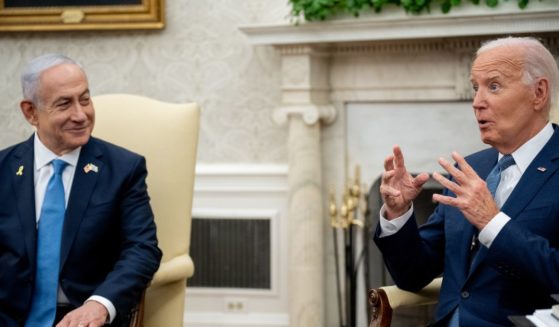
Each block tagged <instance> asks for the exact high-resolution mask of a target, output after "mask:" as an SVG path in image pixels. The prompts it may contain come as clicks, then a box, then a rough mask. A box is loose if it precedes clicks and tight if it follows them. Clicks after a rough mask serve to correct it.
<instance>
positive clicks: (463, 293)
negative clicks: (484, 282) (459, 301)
mask: <svg viewBox="0 0 559 327" xmlns="http://www.w3.org/2000/svg"><path fill="white" fill-rule="evenodd" d="M460 295H461V296H462V298H463V299H467V298H469V297H470V293H469V292H467V291H464V292H462V294H460Z"/></svg>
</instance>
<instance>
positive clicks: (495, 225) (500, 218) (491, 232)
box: [478, 212, 510, 248]
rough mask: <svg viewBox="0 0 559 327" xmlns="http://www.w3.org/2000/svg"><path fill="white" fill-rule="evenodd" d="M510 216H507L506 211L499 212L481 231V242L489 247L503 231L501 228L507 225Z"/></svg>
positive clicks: (479, 237)
mask: <svg viewBox="0 0 559 327" xmlns="http://www.w3.org/2000/svg"><path fill="white" fill-rule="evenodd" d="M509 220H510V217H509V216H507V215H506V214H505V213H504V212H499V213H498V214H497V215H496V216H495V217H493V219H491V221H489V223H487V225H485V227H483V229H482V230H481V231H480V232H479V236H478V239H479V242H480V243H481V244H483V245H485V247H487V248H489V247H490V246H491V244H493V241H494V240H495V238H496V237H497V235H498V234H499V233H500V232H501V229H503V227H505V225H506V223H508V222H509Z"/></svg>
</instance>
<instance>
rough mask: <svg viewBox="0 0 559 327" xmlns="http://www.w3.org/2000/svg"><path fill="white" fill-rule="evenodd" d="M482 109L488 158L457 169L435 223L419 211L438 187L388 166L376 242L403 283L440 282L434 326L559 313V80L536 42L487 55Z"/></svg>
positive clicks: (482, 66)
mask: <svg viewBox="0 0 559 327" xmlns="http://www.w3.org/2000/svg"><path fill="white" fill-rule="evenodd" d="M470 79H471V83H472V88H473V91H474V100H473V109H474V114H475V117H476V120H477V123H478V126H479V130H480V133H481V139H482V141H483V142H484V143H486V144H488V145H490V146H491V148H489V149H486V150H483V151H480V152H477V153H474V154H472V155H470V156H467V157H466V158H464V157H462V156H461V155H460V154H458V153H456V152H453V153H452V158H453V160H454V161H455V162H456V164H452V163H451V162H449V161H447V160H445V159H442V158H441V159H439V164H440V165H441V167H442V168H443V169H444V170H446V171H447V172H448V174H449V175H450V178H446V177H444V176H443V175H441V174H440V173H437V172H435V173H433V178H434V179H435V180H436V181H437V182H439V183H440V184H441V185H443V186H444V187H445V189H444V192H443V194H436V195H434V196H433V200H435V201H436V202H438V203H439V205H438V206H437V208H436V209H435V212H434V213H433V214H432V215H431V217H429V220H428V221H427V223H426V224H424V225H422V226H420V227H418V226H417V224H416V222H415V218H414V213H413V203H412V201H413V200H414V199H415V198H416V197H417V196H418V194H419V192H420V191H421V188H422V185H423V184H424V183H425V182H426V181H427V180H428V179H429V175H428V174H427V173H422V174H420V175H418V176H416V177H413V176H411V175H410V174H409V173H408V171H407V170H406V167H405V165H404V156H403V154H402V151H401V149H400V148H399V147H398V146H395V147H394V149H393V154H392V155H390V156H388V157H387V158H386V159H385V162H384V167H385V172H384V174H383V177H382V183H381V187H380V192H381V195H382V198H383V201H384V205H383V207H382V209H381V220H380V223H379V226H378V228H377V230H376V233H375V242H376V243H377V246H378V247H379V249H380V250H381V251H382V253H383V255H384V258H385V262H386V265H387V267H388V269H389V271H390V273H391V275H392V277H393V278H394V281H395V282H396V284H397V285H398V286H399V287H400V288H403V289H405V290H410V291H417V290H419V289H421V288H423V287H424V286H425V285H427V284H428V283H429V282H430V281H431V280H432V279H433V278H435V277H437V276H439V275H441V274H442V276H443V283H442V287H441V293H440V298H439V304H438V309H437V312H436V317H435V318H436V322H435V326H510V325H511V322H510V321H509V320H508V317H509V316H511V315H526V314H531V313H533V311H534V310H535V309H538V308H549V307H550V306H551V305H552V304H553V300H552V299H551V297H550V294H552V293H559V278H558V276H559V197H558V196H557V192H558V191H559V171H558V169H559V129H558V127H557V125H554V124H551V123H550V122H549V116H550V110H551V107H552V105H554V104H555V103H556V101H557V95H558V91H557V87H558V79H559V72H558V68H557V63H556V62H555V59H554V58H553V56H552V55H551V53H550V52H549V51H548V50H547V49H546V48H545V47H544V46H543V45H542V44H541V43H540V42H539V41H537V40H536V39H533V38H516V37H510V38H502V39H497V40H493V41H490V42H487V43H486V44H484V45H483V46H482V47H481V48H480V49H479V50H478V51H477V55H476V57H475V60H474V62H473V65H472V69H471V77H470Z"/></svg>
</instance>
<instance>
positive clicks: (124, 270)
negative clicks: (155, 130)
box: [0, 54, 161, 327]
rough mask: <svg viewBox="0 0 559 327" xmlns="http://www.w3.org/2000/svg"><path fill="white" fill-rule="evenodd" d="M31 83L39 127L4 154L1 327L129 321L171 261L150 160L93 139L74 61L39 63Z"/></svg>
mask: <svg viewBox="0 0 559 327" xmlns="http://www.w3.org/2000/svg"><path fill="white" fill-rule="evenodd" d="M22 88H23V100H22V101H21V103H20V107H21V111H22V113H23V115H24V117H25V119H27V121H28V122H29V123H30V124H31V125H32V126H33V127H34V128H35V130H36V131H35V133H33V135H32V136H31V137H30V138H29V139H28V140H27V141H24V142H22V143H19V144H16V145H14V146H11V147H9V148H7V149H4V150H2V151H0V181H2V182H1V183H0V201H1V203H2V204H1V205H0V267H1V268H0V326H3V327H16V326H17V327H19V326H25V327H47V326H53V325H56V326H57V327H98V326H104V325H110V326H119V327H124V326H127V325H128V320H129V315H130V312H131V311H132V309H133V307H134V306H135V304H137V303H138V301H139V300H140V296H141V294H142V291H143V290H144V289H145V288H146V286H147V284H148V283H149V281H150V280H151V278H152V276H153V274H154V273H155V271H156V270H157V268H158V267H159V261H160V259H161V251H160V250H159V248H158V246H157V238H156V230H155V223H154V220H153V213H152V210H151V207H150V204H149V196H148V193H147V187H146V183H145V178H146V175H147V171H146V164H145V159H144V158H143V157H142V156H140V155H138V154H135V153H132V152H130V151H127V150H125V149H123V148H120V147H118V146H115V145H113V144H110V143H108V142H105V141H102V140H99V139H97V138H94V137H92V136H91V132H92V130H93V126H94V123H95V111H94V109H93V103H92V101H91V97H90V93H89V85H88V81H87V77H86V75H85V72H84V71H83V69H82V67H81V66H80V65H79V64H77V63H76V62H75V61H73V60H72V59H70V58H68V57H65V56H62V55H56V54H49V55H44V56H40V57H38V58H35V59H33V60H32V61H31V62H30V63H29V64H28V65H27V67H26V68H25V70H24V72H23V74H22Z"/></svg>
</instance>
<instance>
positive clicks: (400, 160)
mask: <svg viewBox="0 0 559 327" xmlns="http://www.w3.org/2000/svg"><path fill="white" fill-rule="evenodd" d="M392 151H393V152H394V166H396V168H405V164H404V154H403V153H402V149H400V147H399V146H398V145H395V146H394V148H393V149H392Z"/></svg>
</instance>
